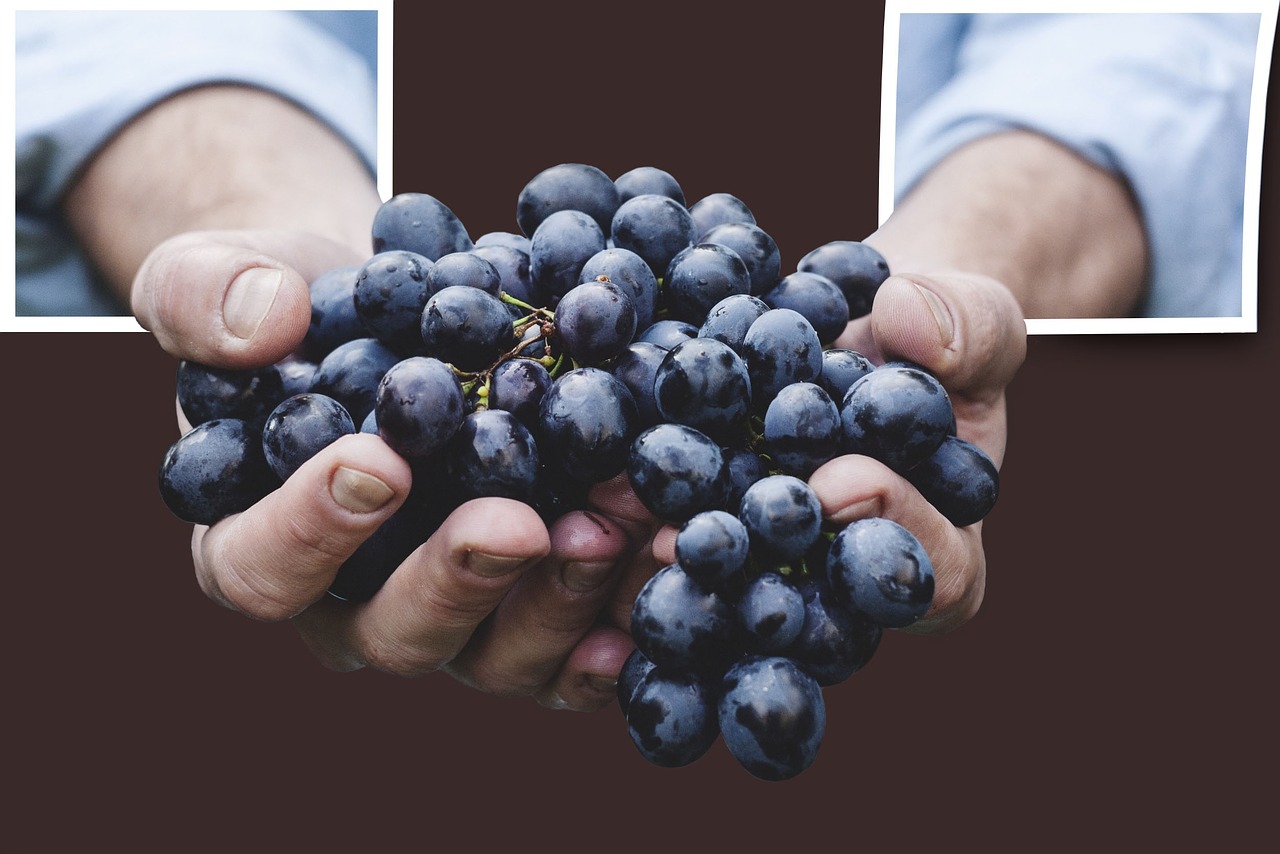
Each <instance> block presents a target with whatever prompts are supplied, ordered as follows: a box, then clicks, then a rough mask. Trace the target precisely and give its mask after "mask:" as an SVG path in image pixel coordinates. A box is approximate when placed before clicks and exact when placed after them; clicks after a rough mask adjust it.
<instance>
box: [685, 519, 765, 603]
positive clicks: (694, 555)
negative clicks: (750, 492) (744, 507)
mask: <svg viewBox="0 0 1280 854" xmlns="http://www.w3.org/2000/svg"><path fill="white" fill-rule="evenodd" d="M750 548H751V537H750V535H749V534H748V533H747V528H746V526H745V525H743V524H742V522H741V521H739V520H738V517H736V516H734V515H733V514H731V513H727V512H725V511H724V510H704V511H703V512H701V513H698V514H697V515H695V516H693V517H692V518H691V519H689V521H687V522H685V523H684V525H683V526H681V528H680V530H679V531H678V532H677V533H676V543H675V550H676V563H678V564H680V568H681V569H683V570H684V571H685V573H686V574H687V575H688V576H689V577H690V578H692V579H693V580H695V581H697V582H698V583H699V584H701V585H702V586H703V587H706V588H708V589H715V588H716V587H718V586H719V585H721V584H723V583H724V582H726V581H728V580H729V579H730V578H731V577H732V576H735V575H739V574H741V573H742V571H743V570H744V569H745V568H746V565H747V554H748V552H749V551H750Z"/></svg>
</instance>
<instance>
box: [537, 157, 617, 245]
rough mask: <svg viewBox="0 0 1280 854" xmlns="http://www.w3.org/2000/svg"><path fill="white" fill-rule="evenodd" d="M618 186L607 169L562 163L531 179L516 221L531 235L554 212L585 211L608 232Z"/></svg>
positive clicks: (614, 208) (603, 230) (615, 207)
mask: <svg viewBox="0 0 1280 854" xmlns="http://www.w3.org/2000/svg"><path fill="white" fill-rule="evenodd" d="M618 204H619V198H618V188H617V186H616V185H615V184H614V183H613V181H612V179H610V178H609V176H608V175H606V174H605V173H604V172H602V171H600V170H599V169H598V168H596V167H595V166H589V165H587V164H585V163H561V164H558V165H556V166H552V167H550V168H547V169H544V170H542V171H541V172H539V173H538V174H537V175H535V176H533V178H532V179H530V181H529V183H527V184H525V186H524V188H523V189H522V190H521V191H520V195H519V197H517V199H516V223H517V224H518V225H519V226H520V230H521V231H523V232H524V233H525V234H527V235H532V234H533V233H534V232H535V231H536V230H537V229H538V226H539V225H541V224H542V222H543V221H544V220H546V219H547V217H549V216H550V215H551V214H553V213H556V212H558V211H565V210H574V211H582V212H583V213H585V214H587V215H588V216H590V217H591V218H592V219H593V220H594V221H595V222H596V224H597V225H598V226H599V227H600V230H601V231H602V232H603V233H605V234H607V233H608V232H609V223H610V222H611V221H612V219H613V214H614V211H616V210H617V209H618Z"/></svg>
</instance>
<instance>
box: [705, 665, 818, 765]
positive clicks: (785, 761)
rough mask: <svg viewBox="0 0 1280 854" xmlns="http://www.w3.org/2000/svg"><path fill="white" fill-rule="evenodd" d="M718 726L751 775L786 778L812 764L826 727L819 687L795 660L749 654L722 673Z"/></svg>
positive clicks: (731, 750)
mask: <svg viewBox="0 0 1280 854" xmlns="http://www.w3.org/2000/svg"><path fill="white" fill-rule="evenodd" d="M718 717H719V721H720V730H721V732H722V734H723V736H724V743H725V746H726V747H728V748H729V752H730V753H731V754H733V756H734V758H735V759H737V760H738V762H739V763H741V764H742V766H743V767H744V768H746V769H747V770H748V771H749V772H751V774H753V775H754V776H756V777H759V778H760V779H762V780H770V781H777V780H787V779H790V778H792V777H795V776H796V775H797V774H799V773H801V772H802V771H804V770H805V769H807V768H808V767H809V766H810V765H812V764H813V760H814V759H815V758H816V756H817V753H818V748H819V747H820V746H821V744H822V738H823V735H824V734H825V732H826V726H827V711H826V705H825V703H824V701H823V698H822V689H821V688H820V687H819V685H818V683H817V682H816V681H814V679H813V677H811V676H809V675H808V674H807V673H805V672H804V671H803V670H801V669H800V668H799V667H797V666H796V664H795V662H793V661H791V660H790V659H788V658H783V657H779V656H773V657H767V658H766V657H759V656H753V657H749V658H747V659H745V660H744V661H741V662H739V663H738V664H735V665H734V666H733V667H732V668H730V669H729V671H728V672H727V673H726V674H725V676H724V682H723V694H722V696H721V699H720V704H719V713H718Z"/></svg>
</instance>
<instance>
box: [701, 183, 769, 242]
mask: <svg viewBox="0 0 1280 854" xmlns="http://www.w3.org/2000/svg"><path fill="white" fill-rule="evenodd" d="M689 216H690V217H692V219H693V224H694V226H695V227H696V229H697V232H698V240H699V241H701V240H702V238H703V237H704V236H705V235H706V234H707V232H709V231H711V229H713V228H715V227H716V226H718V225H724V224H725V223H729V222H745V223H748V224H750V225H755V224H756V217H755V214H753V213H751V209H750V208H748V207H747V205H746V203H744V202H743V201H742V199H739V198H738V197H737V196H734V195H731V194H729V193H712V194H711V195H709V196H703V197H702V198H701V199H699V200H698V201H696V202H694V203H693V205H691V206H690V208H689Z"/></svg>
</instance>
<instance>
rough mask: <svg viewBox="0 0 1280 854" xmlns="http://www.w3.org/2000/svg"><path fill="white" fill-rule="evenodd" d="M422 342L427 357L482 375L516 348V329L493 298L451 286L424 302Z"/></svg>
mask: <svg viewBox="0 0 1280 854" xmlns="http://www.w3.org/2000/svg"><path fill="white" fill-rule="evenodd" d="M422 341H423V350H424V352H425V354H426V355H428V356H434V357H435V358H437V359H439V360H441V361H442V362H448V363H449V364H451V365H454V366H455V367H457V368H458V369H459V370H462V371H482V370H484V369H486V368H488V367H490V366H491V365H493V363H494V362H496V361H497V360H498V358H499V357H500V356H501V355H502V354H504V353H507V352H509V351H510V350H511V349H512V348H514V347H515V344H516V336H515V325H514V324H513V322H512V320H511V313H510V312H509V311H508V310H507V306H506V304H505V303H503V302H502V300H500V299H498V298H497V297H495V296H494V295H493V294H490V293H488V292H486V291H482V290H480V289H479V288H469V287H466V286H462V285H454V286H452V287H448V288H445V289H444V290H441V291H439V292H438V293H436V294H435V295H434V296H432V297H431V299H429V300H427V307H426V309H425V310H424V311H423V312H422Z"/></svg>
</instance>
